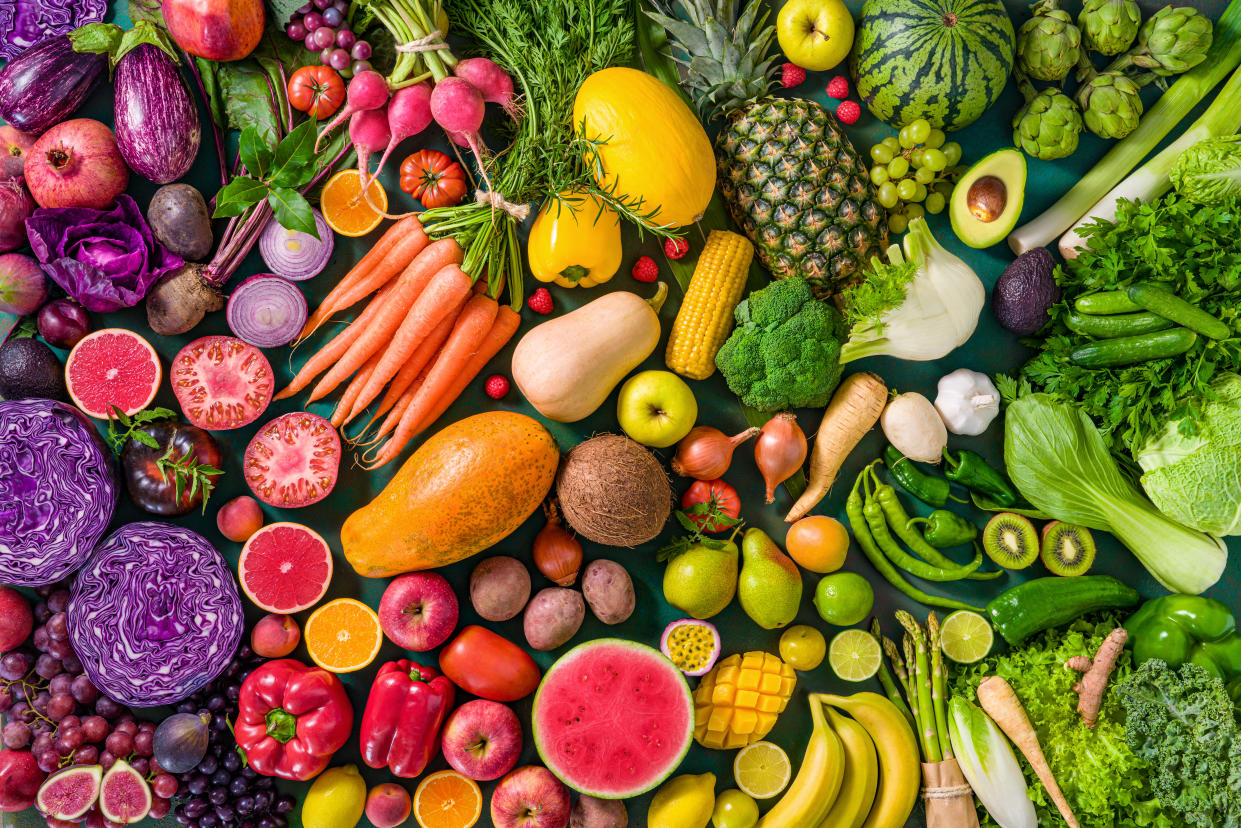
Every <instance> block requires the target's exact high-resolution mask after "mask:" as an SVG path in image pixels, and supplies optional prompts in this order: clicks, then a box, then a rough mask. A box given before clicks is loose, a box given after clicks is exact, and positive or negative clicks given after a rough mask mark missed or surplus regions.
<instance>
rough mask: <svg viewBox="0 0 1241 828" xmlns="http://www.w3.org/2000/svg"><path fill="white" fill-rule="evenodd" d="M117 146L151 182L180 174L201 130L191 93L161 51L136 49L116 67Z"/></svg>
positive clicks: (144, 45) (189, 161) (193, 154)
mask: <svg viewBox="0 0 1241 828" xmlns="http://www.w3.org/2000/svg"><path fill="white" fill-rule="evenodd" d="M114 82H115V91H116V105H115V108H114V111H115V115H116V143H117V145H118V146H119V147H120V149H121V157H122V158H124V159H125V163H126V164H128V165H129V168H130V169H131V170H133V171H134V172H136V173H138V175H141V176H142V177H143V178H149V179H150V180H151V181H154V182H155V183H156V184H167V183H169V182H170V181H176V180H177V179H178V178H180V177H181V176H183V175H185V174H186V173H187V172H188V171H189V169H190V167H191V166H192V165H193V164H194V158H195V157H196V156H197V155H198V144H199V141H200V140H201V138H202V129H201V127H200V125H199V122H198V107H197V106H196V105H195V103H194V98H193V97H192V96H191V95H190V89H189V87H188V86H187V85H186V83H185V79H184V78H183V77H181V71H180V70H179V69H178V68H177V65H176V63H174V62H173V60H172V58H170V57H169V56H168V55H167V53H165V52H164V50H162V49H160V48H159V47H158V46H154V45H152V44H150V43H142V44H139V45H138V46H135V47H134V48H133V49H132V50H131V51H129V52H127V53H126V54H125V56H124V57H122V58H121V60H120V63H118V64H117V66H116V78H115V81H114Z"/></svg>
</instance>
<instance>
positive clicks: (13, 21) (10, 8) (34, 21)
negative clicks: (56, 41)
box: [0, 0, 108, 60]
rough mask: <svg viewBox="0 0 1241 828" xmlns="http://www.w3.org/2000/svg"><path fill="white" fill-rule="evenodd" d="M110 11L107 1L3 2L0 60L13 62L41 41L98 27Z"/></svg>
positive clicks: (0, 5) (22, 0)
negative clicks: (76, 30) (89, 25)
mask: <svg viewBox="0 0 1241 828" xmlns="http://www.w3.org/2000/svg"><path fill="white" fill-rule="evenodd" d="M107 11H108V3H107V0H7V1H6V2H0V59H2V60H12V59H13V58H15V57H17V56H18V55H20V54H21V53H22V52H24V51H26V50H27V49H29V48H30V47H31V46H33V45H34V44H36V43H38V42H39V41H41V40H44V39H46V38H49V37H51V36H53V35H59V34H68V33H69V31H71V30H72V29H76V28H77V27H78V26H85V25H86V24H87V23H98V22H99V21H100V20H103V16H104V15H105V14H106V13H107Z"/></svg>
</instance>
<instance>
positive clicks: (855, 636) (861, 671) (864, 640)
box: [827, 630, 883, 681]
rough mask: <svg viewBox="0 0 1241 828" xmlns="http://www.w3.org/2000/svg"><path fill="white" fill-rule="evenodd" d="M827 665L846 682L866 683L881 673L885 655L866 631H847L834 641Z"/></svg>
mask: <svg viewBox="0 0 1241 828" xmlns="http://www.w3.org/2000/svg"><path fill="white" fill-rule="evenodd" d="M827 663H828V664H830V665H832V670H833V671H834V672H835V673H836V675H838V676H839V677H840V678H842V679H844V680H845V681H865V680H866V679H868V678H870V677H871V676H873V675H874V674H875V673H878V672H879V665H880V664H882V663H883V653H882V652H880V650H879V642H878V641H876V640H875V637H874V636H873V635H871V634H870V633H868V632H866V630H845V631H844V632H842V633H840V634H839V635H837V636H836V637H835V638H833V639H832V645H831V646H830V647H829V648H828V650H827Z"/></svg>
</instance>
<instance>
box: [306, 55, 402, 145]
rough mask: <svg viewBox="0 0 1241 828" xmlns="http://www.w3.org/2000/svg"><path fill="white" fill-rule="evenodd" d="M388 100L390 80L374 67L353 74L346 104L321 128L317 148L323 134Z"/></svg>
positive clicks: (346, 95)
mask: <svg viewBox="0 0 1241 828" xmlns="http://www.w3.org/2000/svg"><path fill="white" fill-rule="evenodd" d="M387 102H388V82H387V81H386V80H384V76H383V75H381V74H379V73H378V72H376V71H374V70H372V69H367V70H365V71H362V72H359V73H357V74H356V75H354V76H353V80H351V81H349V88H348V89H347V90H346V91H345V105H344V106H342V107H341V108H340V112H337V113H336V116H335V117H334V118H332V120H330V121H328V122H327V124H325V125H324V127H323V129H321V130H319V137H318V138H317V139H316V140H315V149H316V150H318V149H319V143H320V142H321V141H322V140H323V136H325V135H327V134H328V133H329V132H331V131H332V130H334V129H336V127H338V126H340V125H341V124H342V123H344V121H345V119H346V118H348V117H349V116H351V115H353V113H355V112H365V111H367V110H370V109H379V107H381V106H383V105H384V104H386V103H387ZM385 143H387V139H386V138H385V139H384V141H383V142H382V143H381V144H380V146H383V144H385Z"/></svg>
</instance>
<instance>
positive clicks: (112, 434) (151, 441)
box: [108, 405, 177, 454]
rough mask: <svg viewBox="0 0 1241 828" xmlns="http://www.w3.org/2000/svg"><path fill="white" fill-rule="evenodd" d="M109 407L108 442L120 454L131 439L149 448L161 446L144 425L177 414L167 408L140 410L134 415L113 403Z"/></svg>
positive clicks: (170, 417) (167, 418) (171, 417)
mask: <svg viewBox="0 0 1241 828" xmlns="http://www.w3.org/2000/svg"><path fill="white" fill-rule="evenodd" d="M108 408H109V410H108V442H109V443H111V444H112V451H113V453H114V454H120V453H121V451H122V450H123V449H124V448H125V446H126V444H128V443H129V441H130V440H133V441H134V442H135V443H141V444H142V445H144V446H147V447H148V448H159V443H157V442H155V438H154V437H152V436H151V435H150V434H147V433H146V431H144V430H143V427H144V426H146V425H147V424H148V423H153V422H156V421H157V420H170V419H173V418H175V417H176V416H177V414H176V412H175V411H169V410H168V409H167V408H151V409H147V410H146V411H139V412H138V413H137V414H134V415H133V416H132V417H131V416H129V415H127V414H126V413H125V412H124V411H122V410H121V409H120V407H119V406H115V405H112V406H109V407H108ZM121 429H124V430H123V431H122V430H121Z"/></svg>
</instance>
